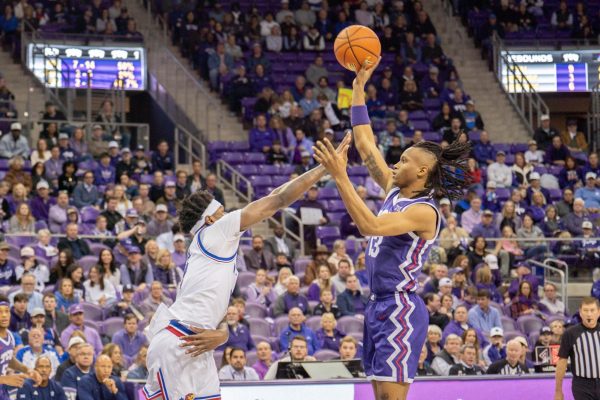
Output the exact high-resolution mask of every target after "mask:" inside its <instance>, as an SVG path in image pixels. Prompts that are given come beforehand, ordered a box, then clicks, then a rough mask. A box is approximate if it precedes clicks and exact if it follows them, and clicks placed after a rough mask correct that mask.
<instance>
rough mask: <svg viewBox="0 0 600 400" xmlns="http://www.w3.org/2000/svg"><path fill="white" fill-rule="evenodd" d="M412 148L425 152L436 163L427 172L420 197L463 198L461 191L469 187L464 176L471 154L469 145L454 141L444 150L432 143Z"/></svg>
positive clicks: (468, 179)
mask: <svg viewBox="0 0 600 400" xmlns="http://www.w3.org/2000/svg"><path fill="white" fill-rule="evenodd" d="M413 147H416V148H419V149H422V150H425V151H427V152H429V153H431V154H433V156H434V157H435V159H436V160H437V162H436V163H435V165H434V166H433V168H432V169H431V171H430V172H429V176H428V177H427V182H425V189H424V190H423V191H421V192H419V194H418V195H420V196H431V195H432V192H433V197H435V198H438V199H441V198H444V197H445V198H448V199H450V200H456V199H460V198H462V197H463V190H464V189H466V188H467V187H468V186H469V185H470V183H471V182H470V178H469V176H468V175H467V174H466V171H467V159H468V157H469V153H470V152H471V144H470V143H468V142H462V143H461V142H459V141H458V140H455V141H454V142H452V144H450V145H449V146H448V147H446V148H442V146H440V145H439V144H437V143H434V142H427V141H423V142H419V143H417V144H415V145H414V146H413Z"/></svg>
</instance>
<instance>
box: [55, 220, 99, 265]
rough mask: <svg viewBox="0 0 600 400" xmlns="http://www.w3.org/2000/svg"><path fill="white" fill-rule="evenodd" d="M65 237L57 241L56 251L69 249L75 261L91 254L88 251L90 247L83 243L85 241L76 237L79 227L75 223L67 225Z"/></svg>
mask: <svg viewBox="0 0 600 400" xmlns="http://www.w3.org/2000/svg"><path fill="white" fill-rule="evenodd" d="M66 234H67V237H65V238H62V239H60V240H59V241H58V245H57V247H58V249H59V250H61V251H62V250H64V249H69V250H71V253H72V254H73V258H74V259H75V260H79V259H80V258H81V257H84V256H88V255H90V254H92V252H91V251H90V247H89V246H88V244H87V243H86V242H85V240H83V239H81V238H79V237H77V235H78V234H79V226H78V225H77V223H75V222H72V223H70V224H68V225H67V229H66Z"/></svg>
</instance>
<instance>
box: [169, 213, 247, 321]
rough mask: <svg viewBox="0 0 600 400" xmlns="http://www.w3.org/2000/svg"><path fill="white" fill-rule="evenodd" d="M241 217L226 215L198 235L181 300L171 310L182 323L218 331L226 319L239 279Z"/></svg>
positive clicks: (184, 280)
mask: <svg viewBox="0 0 600 400" xmlns="http://www.w3.org/2000/svg"><path fill="white" fill-rule="evenodd" d="M241 215H242V211H241V210H236V211H234V212H231V213H228V214H225V215H224V216H223V217H222V218H221V219H219V220H218V221H217V222H215V223H214V224H212V225H208V226H205V227H204V228H202V229H200V231H198V232H197V233H196V234H195V235H194V238H193V240H192V243H191V244H190V247H189V248H188V258H187V262H186V264H185V271H184V275H183V280H182V281H181V287H180V289H179V292H178V293H177V300H176V301H175V303H173V305H171V307H169V311H170V312H171V313H172V314H173V315H174V316H175V317H176V318H177V319H178V320H180V321H181V322H183V323H187V324H189V325H194V326H197V327H200V328H205V329H216V327H217V326H218V325H219V323H220V322H221V320H222V319H223V317H224V316H225V313H226V311H227V307H228V306H229V297H230V295H231V293H232V292H233V289H234V287H235V281H236V279H237V275H238V273H237V270H236V268H235V261H236V257H237V251H238V247H239V243H240V237H241V235H242V232H240V223H241Z"/></svg>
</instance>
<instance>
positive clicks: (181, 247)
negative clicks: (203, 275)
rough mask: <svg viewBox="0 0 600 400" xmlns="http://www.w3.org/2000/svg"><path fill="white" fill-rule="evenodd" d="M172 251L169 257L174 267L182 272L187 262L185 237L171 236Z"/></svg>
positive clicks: (180, 235)
mask: <svg viewBox="0 0 600 400" xmlns="http://www.w3.org/2000/svg"><path fill="white" fill-rule="evenodd" d="M173 243H174V250H173V252H172V253H171V257H172V259H173V262H174V263H175V266H176V267H177V268H179V269H181V270H182V271H183V269H184V268H185V263H186V261H187V243H186V241H185V236H183V235H182V234H180V233H179V234H177V235H175V236H173Z"/></svg>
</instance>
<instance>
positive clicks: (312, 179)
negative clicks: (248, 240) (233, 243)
mask: <svg viewBox="0 0 600 400" xmlns="http://www.w3.org/2000/svg"><path fill="white" fill-rule="evenodd" d="M351 140H352V138H351V136H350V134H347V135H346V136H345V137H344V140H342V142H341V143H340V145H339V146H338V148H337V151H338V152H340V151H341V149H343V148H344V147H345V146H348V145H349V144H350V142H351ZM326 173H327V171H325V168H323V167H322V166H320V165H319V166H317V167H315V168H313V169H311V170H310V171H307V172H305V173H303V174H302V175H300V176H299V177H297V178H295V179H293V180H291V181H289V182H286V183H284V184H283V185H281V186H280V187H278V188H277V189H275V190H273V191H272V192H271V193H270V194H269V195H268V196H265V197H263V198H262V199H258V200H256V201H253V202H252V203H250V204H248V205H247V206H246V207H244V208H243V209H242V216H241V224H240V225H241V226H240V230H241V231H245V230H246V229H248V228H250V227H251V226H252V225H254V224H256V223H257V222H260V221H262V220H264V219H266V218H269V217H270V216H272V215H273V214H275V213H276V212H277V211H279V210H281V209H283V208H285V207H288V206H289V205H290V204H292V203H293V202H295V201H296V200H298V199H299V198H301V197H302V195H303V194H304V192H306V191H307V190H308V189H309V188H310V187H311V186H312V185H314V184H315V183H317V182H318V181H319V179H321V178H322V177H323V176H325V174H326Z"/></svg>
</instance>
